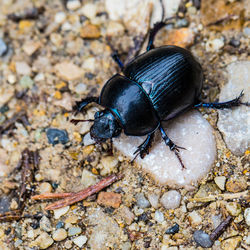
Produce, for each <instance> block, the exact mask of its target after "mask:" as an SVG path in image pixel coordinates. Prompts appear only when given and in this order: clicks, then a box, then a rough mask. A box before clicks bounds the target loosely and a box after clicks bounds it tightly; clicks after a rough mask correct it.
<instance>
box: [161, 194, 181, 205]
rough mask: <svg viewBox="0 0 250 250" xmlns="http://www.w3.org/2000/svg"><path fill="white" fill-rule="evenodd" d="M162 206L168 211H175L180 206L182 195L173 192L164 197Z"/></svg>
mask: <svg viewBox="0 0 250 250" xmlns="http://www.w3.org/2000/svg"><path fill="white" fill-rule="evenodd" d="M160 202H161V204H162V205H163V206H164V207H165V208H166V209H175V208H177V207H179V206H180V203H181V194H180V193H179V192H178V191H176V190H171V191H168V192H166V193H165V194H163V195H162V197H161V199H160Z"/></svg>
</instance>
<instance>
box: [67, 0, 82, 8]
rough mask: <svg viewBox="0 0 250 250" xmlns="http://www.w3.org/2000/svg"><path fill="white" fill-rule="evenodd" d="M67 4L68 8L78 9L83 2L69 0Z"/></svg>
mask: <svg viewBox="0 0 250 250" xmlns="http://www.w3.org/2000/svg"><path fill="white" fill-rule="evenodd" d="M66 6H67V9H68V10H77V9H79V8H80V7H81V3H80V1H79V0H68V1H67V5H66Z"/></svg>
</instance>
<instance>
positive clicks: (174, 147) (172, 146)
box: [159, 126, 186, 169]
mask: <svg viewBox="0 0 250 250" xmlns="http://www.w3.org/2000/svg"><path fill="white" fill-rule="evenodd" d="M159 129H160V131H161V136H162V139H163V140H164V142H165V144H166V145H167V146H169V148H170V150H171V151H174V153H175V155H176V157H177V158H178V160H179V162H180V164H181V166H182V168H183V169H184V168H186V167H185V166H184V164H183V162H182V159H181V156H180V154H179V152H180V149H185V148H183V147H180V146H177V145H176V144H174V142H173V141H171V139H169V137H168V136H167V134H166V132H165V131H164V129H163V128H162V126H160V128H159Z"/></svg>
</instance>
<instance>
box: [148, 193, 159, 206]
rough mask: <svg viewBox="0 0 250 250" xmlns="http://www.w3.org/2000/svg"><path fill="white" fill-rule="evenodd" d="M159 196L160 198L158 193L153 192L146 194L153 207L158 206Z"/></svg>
mask: <svg viewBox="0 0 250 250" xmlns="http://www.w3.org/2000/svg"><path fill="white" fill-rule="evenodd" d="M159 198H160V195H159V194H154V193H151V194H148V200H149V202H150V204H151V206H152V207H153V208H158V207H159Z"/></svg>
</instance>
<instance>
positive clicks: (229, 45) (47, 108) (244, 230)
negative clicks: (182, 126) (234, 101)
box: [0, 0, 250, 250]
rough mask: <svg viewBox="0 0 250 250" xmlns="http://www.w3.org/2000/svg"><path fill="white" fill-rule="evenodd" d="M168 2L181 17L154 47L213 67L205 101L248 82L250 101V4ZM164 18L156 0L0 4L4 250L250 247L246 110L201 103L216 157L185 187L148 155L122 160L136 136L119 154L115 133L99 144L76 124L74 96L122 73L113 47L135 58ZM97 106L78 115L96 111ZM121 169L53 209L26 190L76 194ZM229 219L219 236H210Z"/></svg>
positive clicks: (207, 70) (0, 230) (168, 12)
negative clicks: (98, 187)
mask: <svg viewBox="0 0 250 250" xmlns="http://www.w3.org/2000/svg"><path fill="white" fill-rule="evenodd" d="M163 2H164V5H165V16H166V17H171V16H173V15H175V14H176V15H177V19H174V20H171V21H170V22H169V24H168V25H167V26H166V27H165V28H164V29H162V31H160V32H159V34H158V36H157V38H156V42H155V44H156V46H161V45H166V44H174V45H178V46H182V47H185V48H188V49H190V50H191V51H192V53H193V54H194V55H195V56H196V57H197V58H198V60H199V61H200V63H201V65H202V67H203V70H204V74H205V83H204V88H203V92H202V97H203V100H205V101H207V102H209V101H218V100H219V99H220V101H224V100H227V99H230V98H235V97H236V96H238V95H239V93H240V91H241V90H242V89H244V93H245V95H244V97H243V99H242V102H247V101H249V100H250V87H249V86H250V82H249V72H250V70H249V68H250V63H249V37H250V21H249V20H250V19H249V18H250V5H249V2H248V1H247V0H240V1H234V0H230V1H227V0H217V1H213V0H207V1H199V0H193V1H180V0H178V1H176V0H163ZM160 19H161V6H160V4H159V2H158V1H156V0H155V1H139V0H130V1H118V0H106V1H105V0H93V1H85V0H83V1H79V0H71V1H69V0H68V1H67V0H65V1H59V0H55V1H45V0H41V1H31V0H17V1H14V0H2V1H1V4H0V156H1V157H0V221H1V222H0V249H47V248H48V249H123V250H126V249H162V250H165V249H170V250H177V249H202V247H201V246H203V247H211V248H212V249H249V248H250V234H249V226H250V208H249V194H248V187H249V179H248V178H249V154H250V150H249V142H250V132H249V109H250V108H249V107H247V106H245V105H243V106H242V107H237V108H235V109H234V110H232V111H228V112H229V113H228V112H227V111H226V110H224V111H220V112H217V111H215V110H208V109H200V112H201V114H202V116H203V118H202V119H203V120H205V122H206V120H207V121H208V122H209V123H210V124H211V126H212V128H213V134H214V140H215V141H216V153H217V157H216V156H214V157H216V160H215V161H214V163H213V164H212V165H211V164H208V165H209V166H208V170H206V171H204V173H203V175H202V176H203V178H201V176H199V178H198V179H199V181H196V182H194V183H190V185H188V186H185V187H181V186H176V185H169V184H170V183H168V182H163V183H162V182H160V183H161V184H160V183H159V180H158V179H157V178H156V177H155V172H153V173H150V171H148V170H147V168H148V165H147V166H146V172H144V171H145V167H144V166H143V161H139V162H138V164H131V163H130V161H129V158H126V157H124V155H126V156H128V155H127V154H126V152H127V150H126V145H127V147H130V146H128V145H130V143H131V141H129V142H125V144H124V147H123V149H121V148H119V147H118V146H117V145H116V146H117V148H118V149H120V150H121V151H122V152H123V154H122V153H121V152H120V151H119V150H117V148H113V151H112V150H111V146H110V143H109V142H107V143H103V144H98V145H97V144H96V145H93V141H92V139H91V138H90V136H89V129H90V124H89V123H82V124H78V125H76V126H75V125H74V124H72V123H71V122H70V119H72V118H74V113H73V112H72V107H73V105H74V103H75V101H77V100H80V99H81V98H83V97H86V96H91V95H98V94H99V93H100V90H101V88H102V86H103V84H104V83H105V82H106V81H107V80H108V79H109V78H110V77H111V76H112V75H113V74H115V73H116V72H118V71H119V68H118V66H117V65H116V64H115V62H114V61H113V60H112V58H111V56H110V54H111V53H112V49H111V47H114V48H115V49H117V50H118V51H119V53H120V55H121V58H122V60H123V61H125V62H127V61H129V60H130V59H131V58H133V55H134V53H136V48H137V47H140V46H139V45H140V44H141V43H142V41H143V40H144V37H145V35H146V33H147V30H148V29H149V26H150V23H151V25H152V23H154V22H156V21H159V20H160ZM144 50H145V44H144V45H143V46H142V51H144ZM97 109H98V107H97V106H95V105H93V106H90V107H89V108H88V109H87V111H86V113H84V114H82V115H78V116H77V117H78V118H82V119H91V118H93V115H94V113H95V112H96V111H97ZM199 119H200V118H199ZM217 125H218V126H217ZM174 127H175V126H174ZM205 142H206V141H205ZM126 143H127V144H126ZM198 143H199V140H198ZM200 143H201V142H200ZM206 143H207V142H206ZM206 147H207V145H205V146H204V145H202V146H201V147H199V148H202V151H204V150H206ZM208 152H210V150H208V148H207V152H206V153H208ZM152 153H153V152H152ZM154 154H156V155H157V152H155V153H154ZM198 155H199V152H198ZM128 157H129V156H128ZM195 157H196V156H195ZM190 162H191V163H190V164H191V165H192V160H191V161H190ZM155 164H157V163H155ZM141 165H142V166H141ZM167 165H168V164H167ZM203 165H204V164H203V163H202V167H203ZM169 166H172V165H171V164H169ZM169 166H166V168H169ZM153 167H155V166H153ZM173 169H175V168H173ZM156 171H158V175H159V176H161V175H162V174H163V173H162V171H163V172H164V169H163V170H162V169H159V170H158V169H157V170H156ZM207 172H208V173H207ZM118 173H122V174H123V178H122V179H121V180H118V181H116V182H114V183H113V184H111V185H110V186H109V187H107V188H105V189H104V190H102V191H101V192H99V193H96V194H92V195H91V196H89V197H88V198H87V199H85V200H84V201H80V202H78V203H75V204H73V205H71V206H65V207H64V208H60V209H56V210H54V211H51V210H46V209H45V207H46V206H47V205H48V204H50V203H51V202H50V201H48V200H45V201H36V200H33V199H31V198H30V197H31V195H35V194H41V193H46V192H52V193H55V192H56V193H59V192H77V191H79V190H81V189H84V188H86V187H88V186H90V185H94V184H96V183H98V182H99V181H100V180H101V179H103V178H105V177H106V176H109V175H111V174H118ZM194 174H195V173H194ZM152 175H153V177H152ZM204 175H205V176H204ZM178 177H179V175H178V174H176V176H174V177H173V178H176V179H175V184H176V183H178ZM173 187H174V188H175V189H173ZM6 212H7V214H6ZM8 212H9V213H8ZM226 218H227V220H226ZM225 220H226V222H228V226H227V227H222V231H221V235H217V237H214V238H213V237H210V238H209V236H208V235H209V234H211V233H212V232H213V231H214V230H215V228H216V227H217V226H218V225H219V224H220V223H221V222H223V221H225ZM199 230H202V231H199ZM217 231H218V230H217ZM217 231H216V232H217ZM212 235H214V233H213V234H212ZM211 238H212V240H211ZM198 245H201V246H198Z"/></svg>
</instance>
